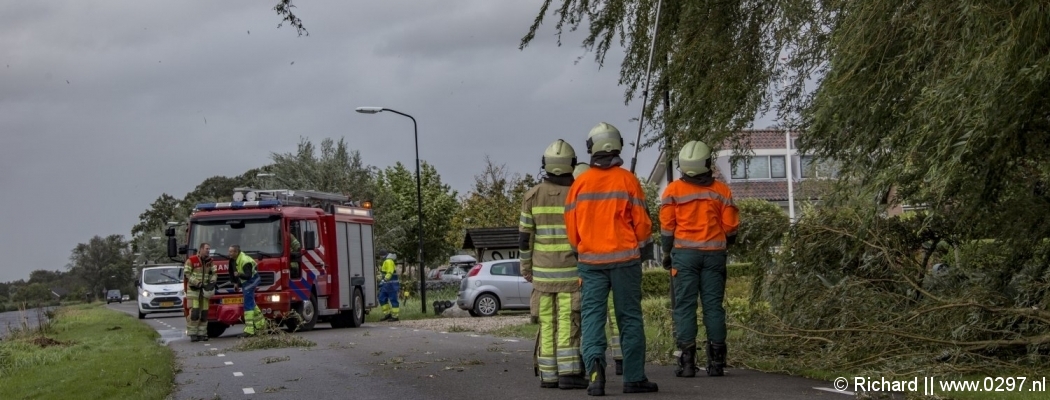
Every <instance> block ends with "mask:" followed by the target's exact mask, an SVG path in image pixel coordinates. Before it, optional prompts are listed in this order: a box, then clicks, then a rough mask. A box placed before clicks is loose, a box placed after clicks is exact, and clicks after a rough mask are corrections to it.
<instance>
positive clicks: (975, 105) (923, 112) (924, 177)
mask: <svg viewBox="0 0 1050 400" xmlns="http://www.w3.org/2000/svg"><path fill="white" fill-rule="evenodd" d="M551 3H552V1H551V0H546V1H544V3H543V5H542V6H541V8H540V13H539V15H538V16H537V17H536V20H535V23H534V25H533V26H532V27H531V28H530V29H529V32H528V34H527V35H526V36H525V37H524V38H523V39H522V43H521V47H522V48H524V47H525V46H526V45H527V44H528V43H529V42H530V41H531V40H532V39H533V38H534V36H535V34H536V33H537V32H538V28H539V26H540V24H541V23H542V22H543V20H544V18H545V16H546V15H547V13H548V10H549V7H550V5H551ZM558 3H559V5H558V6H557V8H556V9H555V10H554V11H553V13H554V14H555V15H556V16H557V17H558V23H557V25H556V31H557V33H558V34H559V36H560V34H561V32H562V31H563V30H565V29H576V28H577V27H579V26H580V25H581V24H586V25H587V28H588V34H587V36H586V37H585V38H584V40H583V46H584V48H585V49H588V50H590V51H594V53H595V57H596V60H597V61H598V62H599V63H604V61H605V57H606V55H607V52H608V50H609V49H610V48H611V47H612V46H613V45H616V44H617V42H618V43H619V44H621V45H623V46H624V47H625V48H626V56H625V57H624V59H623V61H622V64H621V70H620V75H621V79H620V83H621V84H623V85H625V86H626V95H627V96H626V97H627V100H628V101H629V100H630V99H633V98H634V97H635V95H636V94H637V93H638V89H639V86H640V85H642V84H643V83H644V81H645V79H646V76H645V72H646V65H647V61H648V57H649V51H650V39H651V38H652V34H653V31H652V25H653V22H654V18H655V17H657V15H656V3H657V1H656V0H561V1H559V2H558ZM660 8H661V10H660V15H659V18H660V24H659V31H658V33H657V35H656V40H655V47H653V48H652V50H653V52H654V54H655V57H653V63H652V82H653V83H654V84H653V89H652V91H651V94H652V95H653V96H651V97H653V99H652V100H654V101H651V102H650V103H649V104H648V106H647V107H646V113H647V116H648V117H649V119H648V121H649V124H648V127H649V128H650V130H660V131H662V133H661V134H658V135H650V136H649V138H650V142H653V141H656V140H661V139H663V138H665V137H668V138H672V139H674V141H676V142H679V141H680V140H682V139H697V138H699V139H703V140H705V141H707V142H708V143H711V144H713V145H715V146H716V147H717V146H718V145H719V144H720V143H722V142H723V140H725V139H732V141H734V142H735V144H736V146H735V147H738V148H746V147H747V143H744V142H742V141H741V140H740V139H742V137H740V136H739V133H738V132H739V130H740V128H743V127H747V126H749V125H750V124H751V122H752V121H753V120H754V118H755V116H756V114H759V113H761V112H764V111H767V110H769V109H771V108H774V109H775V110H776V111H777V112H778V113H779V115H780V116H781V117H783V119H784V122H785V125H786V126H788V127H794V128H799V129H802V130H804V131H805V134H804V135H803V136H802V139H801V140H800V143H799V144H800V150H802V151H806V152H810V151H812V152H814V153H815V154H816V155H817V156H818V157H821V158H829V159H835V160H839V161H840V162H841V164H840V167H841V171H840V172H841V176H842V177H844V178H846V179H850V181H851V183H852V184H854V185H858V184H859V185H861V187H862V188H863V189H867V191H869V192H871V193H875V192H878V191H885V190H887V189H888V188H889V187H897V188H898V190H897V192H896V193H897V197H896V198H897V199H898V200H901V201H905V202H910V203H913V204H927V205H929V206H930V207H931V209H934V210H937V211H938V212H947V210H950V212H951V213H952V215H953V216H954V218H953V219H952V221H954V222H955V223H956V225H955V226H954V227H953V230H956V231H960V232H963V233H965V235H964V236H969V237H989V236H991V237H1000V238H1011V239H1017V240H1021V241H1024V240H1033V239H1038V238H1043V237H1046V236H1047V234H1048V233H1050V219H1048V218H1050V217H1047V216H1048V215H1050V213H1048V211H1050V202H1048V201H1047V197H1046V195H1047V189H1046V188H1045V184H1044V183H1043V182H1045V181H1046V180H1047V179H1048V177H1050V162H1048V161H1050V153H1048V152H1046V151H1044V149H1046V148H1048V147H1050V29H1046V20H1047V13H1048V10H1047V7H1046V2H1045V1H1039V0H1019V1H1011V2H998V3H994V2H983V1H961V2H949V3H944V2H918V3H916V2H909V1H899V0H898V1H883V0H858V1H841V0H833V1H817V0H780V1H758V0H729V1H686V0H662V4H661V7H660ZM559 43H560V39H559ZM664 96H666V99H665V98H663V97H664Z"/></svg>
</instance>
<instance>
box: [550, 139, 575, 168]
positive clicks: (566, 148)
mask: <svg viewBox="0 0 1050 400" xmlns="http://www.w3.org/2000/svg"><path fill="white" fill-rule="evenodd" d="M574 166H576V150H573V148H572V146H571V145H569V143H567V142H566V141H564V140H561V139H558V140H555V141H554V143H551V145H550V146H547V150H545V151H544V152H543V170H544V171H547V173H548V174H551V175H564V174H568V173H572V167H574Z"/></svg>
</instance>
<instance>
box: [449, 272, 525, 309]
mask: <svg viewBox="0 0 1050 400" xmlns="http://www.w3.org/2000/svg"><path fill="white" fill-rule="evenodd" d="M531 296H532V283H531V282H528V281H526V280H525V278H524V277H522V276H521V261H520V260H517V259H512V260H496V261H486V262H483V263H481V264H477V265H475V266H474V268H471V269H470V272H468V273H467V276H466V277H464V278H463V280H462V281H460V284H459V298H458V299H456V305H457V306H459V308H460V309H463V310H467V311H469V312H470V315H472V316H475V317H490V316H493V315H496V313H497V312H499V310H528V309H529V299H530V297H531Z"/></svg>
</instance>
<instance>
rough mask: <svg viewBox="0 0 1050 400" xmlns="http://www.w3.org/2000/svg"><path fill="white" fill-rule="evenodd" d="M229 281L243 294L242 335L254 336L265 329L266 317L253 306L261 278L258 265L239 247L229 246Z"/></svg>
mask: <svg viewBox="0 0 1050 400" xmlns="http://www.w3.org/2000/svg"><path fill="white" fill-rule="evenodd" d="M229 255H230V260H232V261H231V262H230V264H233V267H232V268H230V269H229V271H230V280H231V281H233V282H234V284H235V285H237V286H240V287H241V291H242V292H243V293H244V335H243V336H255V335H257V334H259V333H260V332H261V331H263V330H264V329H265V328H266V317H264V316H263V315H262V313H261V312H260V311H259V307H256V305H255V289H257V288H258V287H259V284H260V283H261V282H262V278H260V277H259V271H258V268H257V267H256V266H257V265H258V263H257V262H256V261H255V259H253V258H252V257H251V256H249V255H247V254H244V253H243V252H241V246H240V245H236V244H235V245H233V246H230V252H229Z"/></svg>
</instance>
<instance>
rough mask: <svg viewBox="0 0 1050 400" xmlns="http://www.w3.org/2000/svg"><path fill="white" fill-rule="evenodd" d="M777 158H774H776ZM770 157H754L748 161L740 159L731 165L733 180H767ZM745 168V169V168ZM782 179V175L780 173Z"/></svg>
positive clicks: (781, 161)
mask: <svg viewBox="0 0 1050 400" xmlns="http://www.w3.org/2000/svg"><path fill="white" fill-rule="evenodd" d="M777 157H779V156H774V157H773V158H777ZM780 158H781V160H780V163H781V169H783V162H784V161H783V157H780ZM769 162H770V156H755V157H751V158H750V159H744V158H740V159H738V160H736V162H734V163H733V174H732V175H731V177H732V178H733V179H769V178H770V168H769ZM745 166H746V167H745ZM780 177H781V178H783V177H784V176H783V173H781V176H780Z"/></svg>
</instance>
